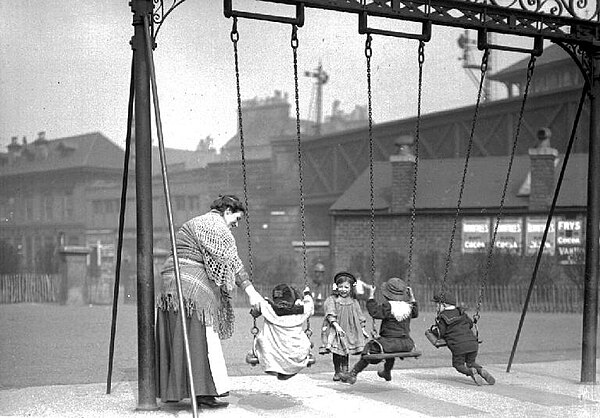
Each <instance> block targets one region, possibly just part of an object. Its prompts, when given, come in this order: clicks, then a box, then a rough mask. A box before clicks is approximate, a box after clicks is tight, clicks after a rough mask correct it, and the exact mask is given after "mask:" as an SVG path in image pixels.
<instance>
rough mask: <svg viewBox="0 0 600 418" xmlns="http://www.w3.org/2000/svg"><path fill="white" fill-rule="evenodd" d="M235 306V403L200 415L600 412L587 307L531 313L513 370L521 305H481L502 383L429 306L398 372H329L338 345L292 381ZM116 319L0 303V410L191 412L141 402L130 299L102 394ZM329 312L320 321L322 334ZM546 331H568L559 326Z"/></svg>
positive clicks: (231, 350) (489, 362)
mask: <svg viewBox="0 0 600 418" xmlns="http://www.w3.org/2000/svg"><path fill="white" fill-rule="evenodd" d="M237 316H238V320H237V321H236V325H237V331H236V332H235V334H234V336H233V338H232V339H231V340H228V341H227V342H226V343H225V344H224V352H225V357H226V361H227V365H228V370H229V373H230V375H231V376H232V390H231V396H230V397H229V401H230V402H231V405H230V407H229V408H227V409H226V410H219V411H214V410H201V414H202V415H205V416H218V417H228V416H231V417H256V416H264V417H275V416H277V417H280V416H286V417H344V418H352V417H361V418H371V417H370V415H373V418H375V417H377V418H379V417H382V418H383V417H388V416H409V417H410V416H416V417H427V416H430V417H540V418H542V417H600V406H599V405H600V394H599V391H600V387H599V386H590V385H582V384H580V383H579V380H580V370H581V364H580V360H579V359H580V356H581V329H582V324H581V316H580V315H574V314H573V315H558V314H534V313H531V314H528V316H527V321H526V324H525V327H524V329H523V334H522V335H521V340H520V343H519V349H518V351H517V355H516V357H515V363H514V364H513V367H512V370H511V373H506V372H505V370H506V363H507V361H508V357H509V354H510V349H511V347H512V343H513V338H514V336H515V330H516V327H517V324H518V319H519V313H497V312H484V313H483V315H482V320H481V321H480V331H481V333H482V334H483V336H484V337H483V339H484V343H483V344H482V345H481V349H480V356H479V360H480V362H481V363H482V364H484V365H486V368H488V369H489V370H490V371H492V372H493V374H494V375H495V376H496V378H497V383H496V385H494V386H487V385H483V386H475V385H474V384H473V382H472V381H471V380H470V379H468V378H465V377H462V376H461V375H459V374H458V373H456V372H455V371H454V370H453V369H452V368H450V367H449V364H450V353H449V352H448V351H447V350H446V349H435V348H434V347H433V346H431V345H430V344H428V343H427V341H426V340H425V337H424V336H423V330H424V329H425V328H426V327H428V326H429V324H430V323H431V321H432V319H433V313H432V312H422V314H421V316H420V317H419V318H418V319H416V320H415V321H413V324H412V330H413V332H412V333H413V337H414V339H415V341H416V342H417V345H418V346H419V348H420V349H421V350H422V351H423V356H422V357H421V358H420V359H418V360H414V359H407V360H405V361H398V362H397V366H396V368H395V369H394V371H393V376H394V379H393V381H392V382H391V383H388V382H385V381H383V380H381V379H380V378H379V377H377V375H376V366H369V368H368V369H367V371H365V372H364V373H361V375H360V376H359V377H360V378H359V381H358V382H357V383H356V385H354V386H350V385H344V384H341V383H336V382H333V381H331V376H332V371H331V369H332V365H331V357H330V356H319V355H317V363H316V364H315V366H313V367H311V368H310V369H306V370H305V371H304V372H303V373H302V374H300V375H298V376H296V377H294V378H292V379H290V380H289V381H286V382H280V381H277V380H276V379H274V378H273V377H270V376H267V375H265V374H263V372H262V370H261V368H260V366H259V367H255V368H252V367H250V366H248V365H247V364H245V363H244V357H245V354H246V352H247V350H248V349H249V347H250V343H251V336H250V333H249V328H250V324H251V323H250V319H249V315H248V312H247V309H239V310H237ZM110 318H111V308H110V307H109V306H90V307H88V306H85V307H68V306H62V307H61V306H57V305H40V304H18V305H0V335H1V336H2V337H1V338H0V416H42V417H55V416H59V417H104V416H124V417H127V416H131V417H133V416H137V417H140V416H142V417H146V416H147V417H173V416H181V417H184V416H185V417H187V416H191V405H190V403H189V401H187V402H182V403H176V404H166V405H159V406H160V410H158V411H155V412H147V411H145V412H140V411H137V412H136V411H135V409H136V407H137V397H138V389H137V331H136V309H135V306H132V305H122V306H121V307H120V308H119V323H118V326H117V339H116V349H115V361H114V369H113V371H114V372H113V378H112V382H113V384H112V389H113V390H112V393H111V394H110V395H106V383H105V382H106V370H107V358H108V337H109V335H110ZM321 321H322V318H320V317H315V318H313V320H312V325H311V326H312V328H313V330H315V335H314V336H313V342H315V344H318V341H319V339H318V334H317V330H318V329H319V324H320V322H321ZM549 330H560V333H559V337H557V334H556V333H555V332H549ZM599 346H600V345H599ZM315 352H316V350H315ZM353 360H354V361H355V360H356V359H353ZM596 380H597V381H600V379H598V378H597V379H596Z"/></svg>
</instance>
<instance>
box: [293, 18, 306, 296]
mask: <svg viewBox="0 0 600 418" xmlns="http://www.w3.org/2000/svg"><path fill="white" fill-rule="evenodd" d="M291 46H292V52H293V54H294V101H295V104H296V142H297V145H298V150H297V151H298V185H299V194H300V229H301V234H302V268H303V274H304V286H305V287H307V286H308V269H307V258H306V215H305V210H304V181H303V176H302V171H303V170H302V168H303V166H302V141H301V129H300V94H299V90H298V28H297V26H296V25H292V39H291Z"/></svg>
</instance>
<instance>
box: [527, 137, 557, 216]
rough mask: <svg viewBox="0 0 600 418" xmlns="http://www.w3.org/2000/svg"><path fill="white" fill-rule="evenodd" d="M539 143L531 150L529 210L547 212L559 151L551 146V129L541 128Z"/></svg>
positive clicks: (553, 186) (550, 200) (553, 185)
mask: <svg viewBox="0 0 600 418" xmlns="http://www.w3.org/2000/svg"><path fill="white" fill-rule="evenodd" d="M537 137H538V140H539V143H538V145H537V147H535V148H530V149H529V158H530V161H531V191H530V193H529V210H532V211H538V210H547V209H548V208H549V207H550V204H551V202H552V197H553V195H554V188H555V177H556V175H555V161H556V160H557V159H558V150H557V149H556V148H552V147H551V146H550V138H551V137H552V132H551V131H550V129H549V128H541V129H539V130H538V132H537Z"/></svg>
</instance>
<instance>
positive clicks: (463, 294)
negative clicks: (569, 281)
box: [235, 284, 583, 314]
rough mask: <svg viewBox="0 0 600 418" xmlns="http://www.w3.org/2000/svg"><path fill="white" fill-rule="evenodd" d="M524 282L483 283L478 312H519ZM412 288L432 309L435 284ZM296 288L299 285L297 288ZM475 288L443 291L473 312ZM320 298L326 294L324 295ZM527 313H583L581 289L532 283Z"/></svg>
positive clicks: (239, 298) (240, 302)
mask: <svg viewBox="0 0 600 418" xmlns="http://www.w3.org/2000/svg"><path fill="white" fill-rule="evenodd" d="M528 287H529V286H528V285H507V286H490V285H488V286H486V288H485V289H484V292H483V297H482V300H481V311H501V312H521V311H522V309H523V304H524V303H525V298H526V297H527V291H528ZM412 288H413V291H414V293H415V295H416V298H417V300H418V302H419V310H421V311H433V310H435V309H436V305H435V303H433V302H431V299H432V298H433V295H435V294H436V293H439V291H440V289H439V287H435V286H429V285H420V284H413V285H412ZM256 289H257V290H258V291H259V292H260V294H261V295H264V296H269V295H270V293H271V289H270V288H269V286H267V285H262V284H259V285H257V286H256ZM298 289H300V287H298ZM243 293H244V292H242V291H240V290H238V291H237V294H236V296H235V302H236V306H238V307H244V306H247V305H248V301H247V298H246V296H245V294H243ZM479 293H480V288H479V287H473V286H457V285H451V286H448V289H446V294H448V295H452V296H453V297H454V298H455V299H456V301H457V303H458V304H459V305H460V306H464V307H466V308H467V309H468V312H469V313H470V314H473V312H474V311H475V309H476V307H477V303H478V301H479ZM323 297H326V295H324V296H323ZM528 312H552V313H581V312H583V288H581V289H580V288H578V287H576V286H534V289H533V292H532V294H531V298H530V300H529V306H528Z"/></svg>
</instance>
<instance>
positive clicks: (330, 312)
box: [319, 271, 367, 381]
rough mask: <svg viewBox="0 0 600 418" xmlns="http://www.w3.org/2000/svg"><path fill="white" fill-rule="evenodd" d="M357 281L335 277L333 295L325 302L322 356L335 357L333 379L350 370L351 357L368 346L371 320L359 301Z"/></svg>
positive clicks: (341, 275)
mask: <svg viewBox="0 0 600 418" xmlns="http://www.w3.org/2000/svg"><path fill="white" fill-rule="evenodd" d="M355 288H356V278H355V277H354V276H353V275H352V274H350V273H348V272H345V271H342V272H339V273H337V274H336V275H335V276H334V278H333V293H332V294H331V296H329V297H328V298H327V299H325V304H324V310H325V317H324V318H323V325H322V327H321V340H322V344H323V345H322V346H321V347H320V348H319V354H328V353H332V354H333V370H334V374H333V380H334V381H338V380H340V373H341V372H347V371H348V356H349V355H350V354H360V353H361V352H362V351H363V348H364V347H365V339H366V336H367V333H366V331H365V324H366V322H367V319H366V318H365V315H364V314H363V312H362V310H361V309H360V304H359V303H358V300H357V299H356V291H355Z"/></svg>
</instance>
